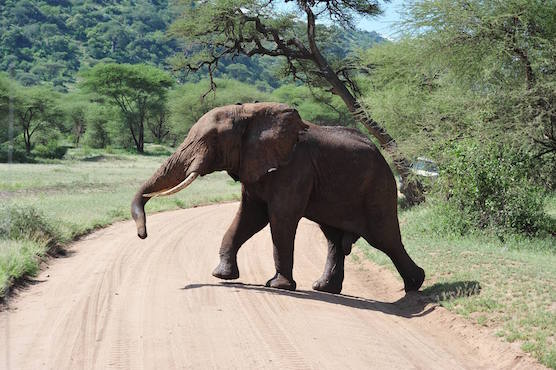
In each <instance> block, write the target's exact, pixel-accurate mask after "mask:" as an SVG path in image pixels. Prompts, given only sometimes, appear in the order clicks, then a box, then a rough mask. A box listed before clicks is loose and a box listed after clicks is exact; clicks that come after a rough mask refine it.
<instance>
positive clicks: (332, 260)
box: [313, 225, 345, 294]
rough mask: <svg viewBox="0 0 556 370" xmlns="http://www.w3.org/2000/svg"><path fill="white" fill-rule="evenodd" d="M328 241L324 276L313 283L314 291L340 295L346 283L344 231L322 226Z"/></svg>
mask: <svg viewBox="0 0 556 370" xmlns="http://www.w3.org/2000/svg"><path fill="white" fill-rule="evenodd" d="M321 230H322V231H323V233H324V235H325V236H326V239H328V256H327V258H326V265H325V266H324V272H323V273H322V276H321V277H320V278H319V279H318V280H317V281H315V282H314V283H313V289H314V290H318V291H321V292H328V293H334V294H338V293H340V292H341V291H342V283H343V281H344V259H345V253H344V250H343V248H342V237H343V234H344V233H343V231H342V230H338V229H336V228H333V227H329V226H325V225H321Z"/></svg>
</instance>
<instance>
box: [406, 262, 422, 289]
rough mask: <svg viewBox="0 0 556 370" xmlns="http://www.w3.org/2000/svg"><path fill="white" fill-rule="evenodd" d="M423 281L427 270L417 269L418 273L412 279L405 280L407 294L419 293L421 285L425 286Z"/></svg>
mask: <svg viewBox="0 0 556 370" xmlns="http://www.w3.org/2000/svg"><path fill="white" fill-rule="evenodd" d="M423 281H425V270H423V269H422V268H420V267H417V271H416V272H415V273H414V274H413V276H412V277H410V278H404V279H403V282H404V289H405V292H406V293H407V292H416V291H418V290H419V288H420V287H421V285H423Z"/></svg>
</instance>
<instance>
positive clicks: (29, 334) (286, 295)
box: [0, 204, 539, 369]
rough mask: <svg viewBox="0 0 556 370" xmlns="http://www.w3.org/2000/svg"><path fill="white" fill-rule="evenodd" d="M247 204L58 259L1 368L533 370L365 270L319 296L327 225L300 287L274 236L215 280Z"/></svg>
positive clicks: (306, 232) (300, 253)
mask: <svg viewBox="0 0 556 370" xmlns="http://www.w3.org/2000/svg"><path fill="white" fill-rule="evenodd" d="M236 209H237V204H224V205H216V206H209V207H200V208H194V209H188V210H180V211H174V212H166V213H160V214H156V215H152V216H150V217H149V218H148V226H149V238H148V239H146V240H144V241H142V240H139V239H138V238H137V237H136V235H135V226H134V225H133V224H132V222H121V223H118V224H115V225H113V226H111V227H109V228H107V229H104V230H101V231H98V232H96V233H94V234H92V235H90V236H89V237H87V238H85V239H84V240H82V241H80V242H78V243H76V244H75V245H74V246H73V247H72V248H71V253H70V255H69V256H68V257H67V258H58V259H55V260H53V261H51V263H50V264H49V268H47V269H45V270H44V271H43V272H42V273H41V274H40V275H39V276H38V278H37V279H36V281H35V283H33V284H31V285H29V286H27V287H26V288H24V289H22V290H21V291H20V292H18V293H17V294H16V296H15V297H13V298H12V299H11V301H10V302H9V306H8V308H7V309H6V308H5V309H4V311H3V312H0V368H8V369H39V368H51V369H80V368H124V369H140V368H145V369H154V368H158V369H171V368H195V369H209V368H222V369H240V368H241V369H245V368H251V369H263V368H280V369H284V368H288V369H289V368H292V369H298V368H313V369H323V368H328V369H338V368H353V369H369V368H388V369H391V368H403V369H407V368H423V369H434V368H438V369H458V368H469V369H476V368H489V369H490V368H527V369H530V368H534V367H538V366H539V365H537V364H536V363H534V362H533V361H532V360H530V359H529V358H528V357H527V356H524V355H523V354H522V353H521V352H520V351H519V349H517V348H515V346H514V347H512V346H510V345H508V344H505V343H501V342H499V341H498V340H497V339H496V338H494V337H493V336H492V335H491V333H488V332H485V331H482V330H480V329H478V328H476V327H474V326H471V325H468V324H466V323H465V321H463V320H461V319H458V318H456V317H455V316H453V315H452V314H450V313H448V312H447V311H445V310H444V309H442V308H440V307H436V306H435V305H432V304H427V303H426V300H424V299H423V298H422V297H420V296H419V295H418V294H414V295H411V296H408V297H404V294H403V291H402V283H401V281H399V280H398V279H396V278H395V277H394V276H392V274H391V273H390V272H388V271H382V270H380V269H379V268H377V267H376V266H374V265H372V264H369V263H367V262H355V259H354V258H352V257H350V258H349V259H348V263H347V264H346V280H345V283H344V290H343V295H330V294H324V293H318V292H314V291H312V290H311V284H312V282H313V280H316V279H317V278H318V277H319V276H320V274H321V272H322V269H323V266H324V258H325V244H324V239H323V237H322V235H321V233H320V231H319V229H318V227H317V226H316V225H315V224H313V223H311V222H309V221H306V220H303V221H302V222H301V223H300V227H299V229H298V234H297V239H296V252H295V270H294V277H295V279H296V281H297V284H298V291H297V292H284V291H277V290H270V289H266V288H264V287H263V286H262V285H261V284H264V282H265V281H266V280H267V279H268V278H270V277H271V276H272V275H273V274H274V267H273V262H272V244H271V240H270V233H269V230H268V229H265V230H263V231H262V232H260V233H259V234H257V235H256V236H255V237H253V238H252V239H251V240H250V241H249V242H248V243H247V244H246V245H245V246H244V247H243V249H242V250H241V251H240V255H239V268H240V273H241V277H240V279H239V280H238V282H237V283H234V284H231V283H222V282H220V281H219V280H218V279H216V278H213V277H212V276H211V274H210V273H211V271H212V269H213V267H215V266H216V264H217V262H218V247H219V245H220V240H221V238H222V235H223V234H224V232H225V230H226V228H227V226H228V224H229V223H230V222H231V220H232V217H233V214H234V212H235V210H236Z"/></svg>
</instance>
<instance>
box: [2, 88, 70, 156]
mask: <svg viewBox="0 0 556 370" xmlns="http://www.w3.org/2000/svg"><path fill="white" fill-rule="evenodd" d="M13 101H14V118H15V122H16V124H19V126H20V127H21V128H22V131H23V140H24V142H25V152H26V153H27V154H28V155H29V154H31V149H32V147H33V146H32V141H31V140H32V137H33V135H35V133H37V132H39V131H41V130H44V129H47V128H48V127H49V126H52V125H56V126H59V125H60V123H61V120H62V116H63V113H62V111H61V110H60V109H59V108H58V95H57V94H56V93H54V92H53V91H52V90H51V89H49V88H46V87H41V86H36V87H29V88H23V87H19V88H18V89H17V90H16V93H15V95H14V98H13Z"/></svg>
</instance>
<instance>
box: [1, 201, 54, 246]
mask: <svg viewBox="0 0 556 370" xmlns="http://www.w3.org/2000/svg"><path fill="white" fill-rule="evenodd" d="M0 235H2V238H5V239H15V240H32V241H35V242H39V243H44V244H46V245H47V246H48V248H49V249H54V248H55V247H56V246H57V245H58V243H59V239H60V237H59V232H58V231H57V230H56V229H55V228H54V226H52V224H51V223H49V222H48V221H47V220H46V218H45V217H44V216H43V215H42V214H41V213H40V212H39V211H37V210H36V209H35V208H33V207H15V206H5V205H3V206H1V207H0Z"/></svg>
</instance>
